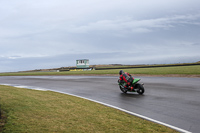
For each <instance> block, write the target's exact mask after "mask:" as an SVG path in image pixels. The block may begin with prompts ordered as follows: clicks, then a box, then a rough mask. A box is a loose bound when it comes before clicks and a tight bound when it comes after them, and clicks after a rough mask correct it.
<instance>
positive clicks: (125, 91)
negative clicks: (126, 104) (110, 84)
mask: <svg viewBox="0 0 200 133" xmlns="http://www.w3.org/2000/svg"><path fill="white" fill-rule="evenodd" d="M119 88H120V90H121V91H122V92H123V93H127V89H125V88H122V87H121V86H119Z"/></svg>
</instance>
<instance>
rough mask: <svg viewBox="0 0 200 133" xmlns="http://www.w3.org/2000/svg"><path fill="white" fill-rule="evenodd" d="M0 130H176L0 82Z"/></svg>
mask: <svg viewBox="0 0 200 133" xmlns="http://www.w3.org/2000/svg"><path fill="white" fill-rule="evenodd" d="M0 98H1V99H0V104H1V108H2V109H3V110H4V112H5V114H6V116H7V120H6V124H5V126H4V130H3V132H4V133H39V132H40V133H41V132H42V133H49V132H62V133H64V132H69V133H71V132H77V133H81V132H87V133H89V132H120V133H121V132H124V133H127V132H134V133H146V132H154V133H160V132H166V133H170V132H176V131H174V130H172V129H170V128H167V127H165V126H162V125H158V124H156V123H153V122H150V121H147V120H144V119H141V118H138V117H135V116H132V115H129V114H127V113H124V112H121V111H119V110H116V109H113V108H109V107H106V106H103V105H101V104H97V103H94V102H91V101H88V100H83V99H81V98H77V97H73V96H69V95H66V94H60V93H56V92H51V91H36V90H29V89H23V88H14V87H9V86H2V85H0Z"/></svg>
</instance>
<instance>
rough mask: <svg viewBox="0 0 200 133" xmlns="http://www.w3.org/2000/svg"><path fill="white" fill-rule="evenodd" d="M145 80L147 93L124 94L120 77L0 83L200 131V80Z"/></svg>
mask: <svg viewBox="0 0 200 133" xmlns="http://www.w3.org/2000/svg"><path fill="white" fill-rule="evenodd" d="M135 78H141V81H140V82H141V83H144V87H145V93H144V94H143V95H138V94H137V93H127V94H124V93H122V92H121V91H120V89H119V87H118V85H117V80H118V77H116V76H113V77H106V76H5V77H0V84H9V85H13V86H29V87H32V88H33V89H50V90H55V91H60V92H64V93H70V94H73V95H78V96H81V97H85V98H89V99H92V100H96V101H100V102H103V103H106V104H109V105H113V106H116V107H119V108H122V109H125V110H128V111H130V112H134V113H136V114H140V115H142V116H145V117H148V118H152V119H154V120H157V121H160V122H163V123H167V124H169V125H172V126H175V127H178V128H181V129H183V130H185V131H189V132H193V133H199V132H200V78H177V77H135Z"/></svg>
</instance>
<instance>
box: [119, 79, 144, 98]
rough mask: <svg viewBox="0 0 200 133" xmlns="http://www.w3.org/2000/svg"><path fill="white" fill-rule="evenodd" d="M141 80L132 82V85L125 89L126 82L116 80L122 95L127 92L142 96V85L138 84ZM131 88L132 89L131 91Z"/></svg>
mask: <svg viewBox="0 0 200 133" xmlns="http://www.w3.org/2000/svg"><path fill="white" fill-rule="evenodd" d="M140 80H141V79H139V78H136V79H134V80H133V82H132V85H130V86H128V87H125V85H126V82H124V81H121V82H120V80H118V85H119V88H120V90H121V91H122V92H123V93H127V92H137V93H138V94H140V95H142V94H143V93H144V91H145V90H144V84H143V83H142V84H140V83H138V82H139V81H140ZM131 87H133V89H131Z"/></svg>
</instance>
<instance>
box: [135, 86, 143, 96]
mask: <svg viewBox="0 0 200 133" xmlns="http://www.w3.org/2000/svg"><path fill="white" fill-rule="evenodd" d="M137 87H138V91H137V93H138V94H140V95H142V94H143V93H144V87H143V85H141V84H138V85H137Z"/></svg>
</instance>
